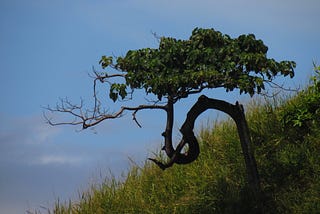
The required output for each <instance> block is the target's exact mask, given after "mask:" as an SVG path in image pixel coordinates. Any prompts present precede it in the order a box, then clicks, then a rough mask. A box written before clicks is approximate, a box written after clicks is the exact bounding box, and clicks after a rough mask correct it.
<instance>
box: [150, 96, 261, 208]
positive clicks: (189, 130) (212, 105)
mask: <svg viewBox="0 0 320 214" xmlns="http://www.w3.org/2000/svg"><path fill="white" fill-rule="evenodd" d="M170 109H171V108H170ZM208 109H216V110H219V111H222V112H224V113H226V114H228V115H229V116H230V117H231V118H232V119H233V120H234V121H235V123H236V126H237V130H238V134H239V138H240V143H241V148H242V153H243V156H244V161H245V165H246V172H247V179H248V184H249V187H250V190H251V192H252V195H253V197H254V198H255V199H256V200H257V205H258V207H257V209H259V210H261V207H262V204H261V199H262V198H261V197H262V195H261V187H260V178H259V173H258V169H257V164H256V160H255V157H254V152H253V149H252V142H251V138H250V133H249V128H248V124H247V121H246V118H245V113H244V109H243V106H242V105H241V104H239V103H238V102H236V104H235V105H233V104H231V103H228V102H226V101H223V100H217V99H210V98H208V97H206V96H204V95H202V96H200V97H199V99H198V101H197V102H196V103H195V104H194V105H193V106H192V108H191V109H190V110H189V112H188V114H187V118H186V120H185V122H184V123H183V125H182V127H181V129H180V132H181V133H182V135H183V138H182V140H181V141H180V143H179V144H178V145H177V148H176V149H175V150H174V149H173V147H172V140H171V135H172V119H173V115H172V113H173V112H172V111H173V109H171V110H169V111H168V115H169V117H168V118H170V121H169V123H167V128H166V132H165V133H166V134H163V135H164V137H165V146H164V150H165V151H166V153H167V155H168V157H169V158H170V160H169V162H168V163H161V162H160V161H158V160H155V159H150V160H152V161H153V162H155V163H156V164H157V165H158V166H159V167H160V168H161V169H163V170H164V169H166V168H169V167H171V166H172V165H173V164H174V163H176V164H187V163H191V162H193V161H194V160H196V159H197V157H198V155H199V153H200V150H199V144H198V141H197V139H196V137H195V135H194V132H193V128H194V124H195V120H196V119H197V118H198V116H199V115H200V114H201V113H203V112H204V111H206V110H208ZM167 122H168V121H167ZM168 127H169V128H168ZM185 144H188V145H189V149H188V151H187V152H186V153H183V154H181V150H182V148H183V147H184V146H185Z"/></svg>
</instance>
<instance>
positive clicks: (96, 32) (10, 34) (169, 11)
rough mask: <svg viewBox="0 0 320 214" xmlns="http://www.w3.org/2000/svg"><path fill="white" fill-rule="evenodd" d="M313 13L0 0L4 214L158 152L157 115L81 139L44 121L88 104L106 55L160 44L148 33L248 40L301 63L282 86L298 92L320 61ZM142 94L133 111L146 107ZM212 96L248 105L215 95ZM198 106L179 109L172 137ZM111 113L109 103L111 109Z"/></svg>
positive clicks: (300, 8)
mask: <svg viewBox="0 0 320 214" xmlns="http://www.w3.org/2000/svg"><path fill="white" fill-rule="evenodd" d="M319 11H320V2H319V1H318V0H306V1H299V0H282V1H278V0H268V1H255V0H237V1H231V0H225V1H215V0H193V1H191V0H170V1H169V0H162V1H155V0H118V1H115V0H114V1H111V0H105V1H102V0H92V1H85V0H78V1H74V0H73V1H72V0H70V1H62V0H56V1H49V0H29V1H23V0H20V1H18V0H1V1H0V74H1V78H0V83H1V84H0V98H1V104H0V119H1V124H0V190H1V191H0V212H1V213H23V212H24V211H26V210H27V209H34V208H37V209H41V208H40V206H45V207H50V206H52V203H53V202H54V201H55V199H57V198H60V200H67V199H69V198H77V194H78V191H81V190H85V189H87V188H88V187H89V185H90V184H92V183H94V182H97V180H99V179H101V176H100V174H102V177H103V175H105V174H108V171H109V169H110V170H111V171H112V172H113V173H114V174H116V175H119V174H120V173H121V172H122V171H124V170H127V169H128V167H129V164H128V163H129V161H128V157H132V159H133V160H135V161H136V162H137V163H139V164H141V163H142V162H143V161H145V159H146V158H147V157H148V156H149V155H150V153H151V152H152V151H154V150H155V149H157V148H159V147H160V146H161V143H162V138H161V136H160V133H161V132H162V130H163V128H164V125H165V121H164V118H163V116H164V115H163V113H162V112H157V111H155V112H152V111H146V112H142V113H139V115H138V119H139V121H140V122H141V123H142V125H143V128H142V129H140V128H138V127H137V126H136V125H135V124H134V123H133V122H132V120H131V118H130V114H128V115H127V117H123V118H121V119H119V120H113V121H107V122H106V123H103V124H101V125H99V126H98V127H96V128H95V129H94V130H85V131H80V132H79V131H78V130H79V129H80V127H50V126H48V125H47V124H45V121H44V119H43V117H42V111H43V109H42V108H41V106H46V105H48V104H50V105H55V104H56V102H57V101H58V99H59V97H68V98H70V99H71V100H73V101H74V102H78V101H79V99H80V97H82V98H83V99H85V101H86V103H88V104H90V101H92V79H90V78H89V77H88V73H90V72H92V66H94V67H95V68H96V69H99V66H98V61H99V59H100V57H101V56H102V55H124V54H125V53H126V51H127V50H129V49H138V48H143V47H156V46H157V41H156V39H155V38H154V37H153V35H152V33H151V32H156V33H157V34H158V35H164V36H172V37H178V38H181V39H187V38H188V37H189V35H190V33H191V31H192V29H194V28H195V27H204V28H215V29H216V30H219V31H221V32H223V33H226V34H229V35H231V36H233V37H236V36H238V35H240V34H247V33H254V34H255V35H256V37H257V38H259V39H262V40H263V41H264V42H265V44H266V45H267V46H268V47H269V57H273V58H275V59H277V60H295V61H296V62H297V65H298V66H297V69H296V76H295V78H294V79H293V80H286V81H285V83H286V84H287V85H291V86H298V85H304V84H306V83H307V81H308V77H309V76H310V75H311V74H312V61H313V60H314V61H316V62H318V63H320V41H319V38H320V28H319V20H320V12H319ZM102 89H103V88H102ZM101 93H102V92H101ZM138 95H139V97H137V102H135V103H133V104H138V103H139V102H141V101H143V100H144V98H143V96H141V94H138ZM208 95H209V96H211V97H214V98H226V99H227V100H229V101H231V102H234V101H235V100H237V99H240V100H242V101H244V100H248V97H246V96H243V97H239V96H237V94H235V93H231V94H228V95H227V94H225V93H224V92H223V91H221V90H217V91H211V92H208ZM195 99H196V97H193V98H191V99H189V100H186V101H183V102H181V103H178V105H177V108H176V113H177V117H176V121H175V122H176V127H175V131H176V134H175V136H176V137H177V138H178V137H179V133H178V132H177V130H178V128H179V125H181V123H182V122H183V119H184V114H185V113H186V111H187V109H188V107H189V106H191V105H192V103H193V102H194V100H195ZM110 104H111V103H110ZM116 107H117V106H115V107H113V106H112V105H110V109H111V111H112V110H117V108H116ZM207 117H209V114H206V115H204V116H202V120H203V121H206V118H207ZM61 119H63V118H61ZM200 123H201V121H200V122H199V124H200Z"/></svg>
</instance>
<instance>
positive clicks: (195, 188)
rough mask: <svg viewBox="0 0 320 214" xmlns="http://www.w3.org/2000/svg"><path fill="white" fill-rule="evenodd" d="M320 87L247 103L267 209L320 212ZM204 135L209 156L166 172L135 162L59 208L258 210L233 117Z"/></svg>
mask: <svg viewBox="0 0 320 214" xmlns="http://www.w3.org/2000/svg"><path fill="white" fill-rule="evenodd" d="M318 85H319V84H318ZM319 88H320V87H318V86H317V82H314V84H313V85H312V86H310V87H309V88H307V89H306V90H304V91H302V92H300V93H298V94H297V95H295V96H292V97H290V98H277V99H273V100H264V101H257V100H254V101H253V102H252V103H250V104H249V105H248V106H247V109H248V110H247V120H248V124H249V127H250V131H251V135H252V140H253V142H254V148H255V157H256V160H257V165H258V169H259V173H260V176H261V182H262V188H263V192H264V196H265V212H266V213H318V212H319V210H320V158H319V154H320V124H319V123H320V110H319V106H320V89H319ZM318 98H319V99H318ZM198 139H199V142H200V146H201V154H200V156H199V158H198V159H197V160H196V161H195V162H194V163H192V164H189V165H185V166H178V165H174V166H173V167H172V168H170V169H168V170H166V171H162V170H160V169H159V168H158V167H157V166H155V165H154V164H152V163H150V162H145V165H144V166H143V167H142V168H140V167H138V166H135V165H133V166H132V168H131V170H130V171H129V173H128V174H127V175H126V176H124V180H123V181H122V182H119V181H118V180H117V179H115V178H113V177H111V178H106V180H105V181H104V182H102V183H101V184H95V185H92V187H91V189H90V190H88V191H87V192H83V193H81V195H80V196H79V200H77V201H73V202H71V201H69V202H67V203H60V202H57V203H56V206H55V208H54V210H52V211H51V212H53V213H56V214H64V213H68V214H69V213H96V214H100V213H101V214H102V213H154V214H156V213H168V214H169V213H170V214H172V213H254V207H255V204H254V200H253V199H252V198H250V194H249V191H248V188H247V184H246V174H245V166H244V160H243V156H242V154H241V148H240V143H239V139H238V134H237V132H236V128H235V125H234V123H233V121H231V120H225V121H220V122H215V123H213V125H212V127H210V128H202V129H201V131H200V133H199V136H198ZM159 158H163V157H161V154H160V153H159ZM49 212H50V211H49Z"/></svg>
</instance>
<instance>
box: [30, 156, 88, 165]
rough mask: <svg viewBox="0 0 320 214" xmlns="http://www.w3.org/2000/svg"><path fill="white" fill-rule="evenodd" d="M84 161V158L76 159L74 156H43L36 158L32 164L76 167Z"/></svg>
mask: <svg viewBox="0 0 320 214" xmlns="http://www.w3.org/2000/svg"><path fill="white" fill-rule="evenodd" d="M84 161H85V159H84V158H81V157H76V156H67V155H43V156H40V157H39V158H37V159H36V160H35V161H34V164H39V165H50V164H55V165H65V164H68V165H74V164H76V165H78V164H81V163H83V162H84Z"/></svg>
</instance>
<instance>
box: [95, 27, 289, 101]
mask: <svg viewBox="0 0 320 214" xmlns="http://www.w3.org/2000/svg"><path fill="white" fill-rule="evenodd" d="M267 51H268V47H267V46H266V45H265V44H264V43H263V41H262V40H258V39H256V38H255V36H254V35H253V34H248V35H241V36H239V37H238V38H231V37H230V36H228V35H225V34H222V33H221V32H219V31H215V30H214V29H201V28H196V29H194V30H193V32H192V35H191V36H190V38H189V39H188V40H178V39H175V38H170V37H161V38H160V43H159V47H158V48H156V49H153V48H144V49H139V50H130V51H128V52H127V54H126V56H125V57H117V58H116V60H113V57H107V56H103V57H102V58H101V60H100V64H101V66H102V68H103V69H105V68H108V67H109V66H110V67H112V68H115V69H116V70H117V71H119V72H121V74H123V76H124V77H125V83H121V84H120V83H113V84H112V85H111V87H110V94H109V96H110V98H111V99H112V100H113V101H116V100H117V99H118V98H119V97H120V98H121V99H124V98H125V97H126V96H127V95H128V93H129V91H131V90H133V89H144V90H145V92H146V93H147V94H148V93H153V94H155V95H156V96H158V98H159V100H161V99H162V97H168V96H169V97H172V98H173V99H174V100H178V99H180V98H185V97H187V96H188V95H189V94H193V93H199V92H201V91H202V90H203V89H205V88H219V87H223V88H225V89H226V91H232V90H233V89H236V88H237V89H239V90H240V93H249V94H250V95H251V96H252V95H253V94H254V93H260V92H261V91H262V90H263V89H265V82H270V81H272V80H273V79H274V77H276V76H277V75H283V76H287V75H289V76H290V77H293V76H294V70H293V69H294V67H295V63H294V62H293V61H280V62H277V61H276V60H274V59H272V58H271V59H270V58H268V57H267ZM114 61H115V62H114ZM108 77H109V76H108V74H107V73H106V74H105V76H103V77H102V76H101V78H108Z"/></svg>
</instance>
